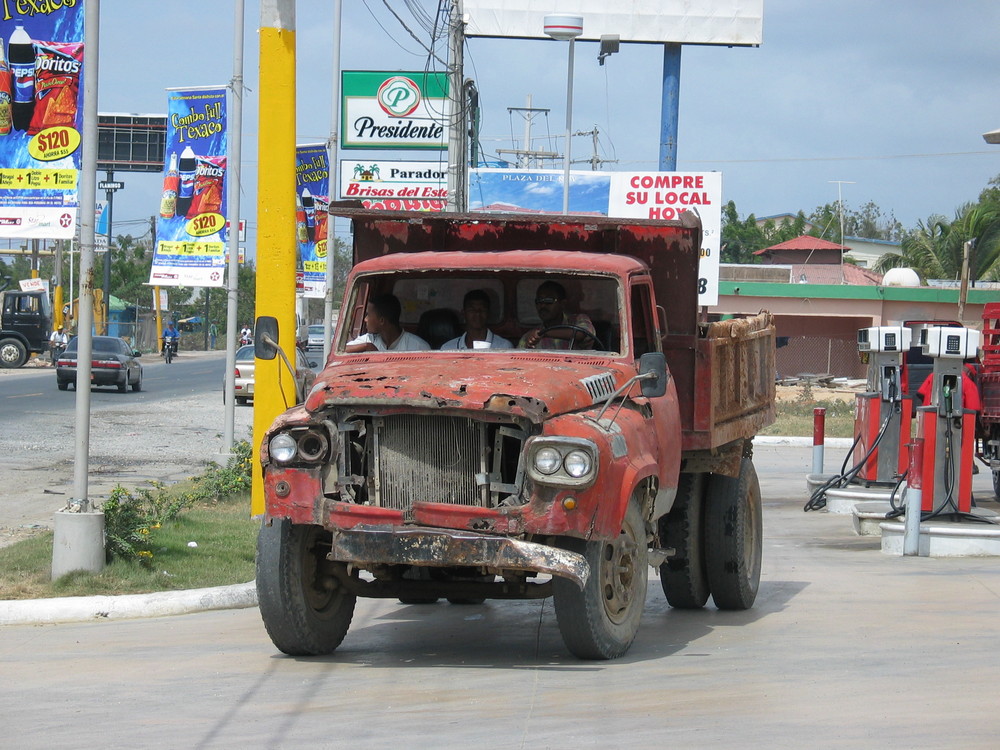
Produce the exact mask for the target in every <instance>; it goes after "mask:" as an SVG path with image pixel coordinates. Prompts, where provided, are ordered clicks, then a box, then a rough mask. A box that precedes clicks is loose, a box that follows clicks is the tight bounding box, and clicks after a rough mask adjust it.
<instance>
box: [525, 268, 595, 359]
mask: <svg viewBox="0 0 1000 750" xmlns="http://www.w3.org/2000/svg"><path fill="white" fill-rule="evenodd" d="M565 308H566V289H565V288H564V287H563V285H562V284H559V283H558V282H555V281H545V282H543V283H542V284H541V285H540V286H539V287H538V291H536V292H535V309H536V310H537V311H538V317H539V318H540V319H541V321H542V322H541V325H539V326H538V327H537V328H532V329H531V330H530V331H528V332H527V333H525V334H524V335H523V336H522V337H521V340H520V341H519V342H518V344H517V346H518V348H519V349H574V348H576V347H577V346H578V345H580V344H586V343H591V345H593V343H592V342H593V341H594V324H593V323H592V322H591V320H590V318H589V317H587V316H586V315H584V314H583V313H567V312H566V310H565ZM547 329H548V330H547ZM578 329H582V330H578ZM584 331H586V332H587V333H584ZM543 332H544V336H543V335H540V334H542V333H543Z"/></svg>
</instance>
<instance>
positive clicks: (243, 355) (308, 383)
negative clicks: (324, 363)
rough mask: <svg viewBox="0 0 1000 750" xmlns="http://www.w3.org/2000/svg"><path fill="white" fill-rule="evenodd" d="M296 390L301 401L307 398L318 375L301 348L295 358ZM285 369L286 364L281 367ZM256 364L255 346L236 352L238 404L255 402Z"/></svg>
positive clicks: (312, 362) (313, 363)
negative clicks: (306, 395)
mask: <svg viewBox="0 0 1000 750" xmlns="http://www.w3.org/2000/svg"><path fill="white" fill-rule="evenodd" d="M295 360H296V361H295V390H296V393H297V395H298V397H299V399H300V400H303V399H304V398H305V394H307V393H308V392H309V389H310V388H312V384H313V381H314V380H315V379H316V373H315V372H313V371H312V369H310V368H312V367H315V366H316V363H315V362H314V361H310V360H309V355H308V354H306V352H305V351H304V350H303V349H302V348H301V347H297V349H296V358H295ZM280 366H281V367H282V368H284V364H281V365H280ZM254 369H255V362H254V357H253V344H250V345H248V346H241V347H240V348H239V349H237V351H236V390H235V393H236V403H237V404H246V403H247V402H249V401H253V384H254ZM222 387H223V398H224V397H225V382H223V385H222Z"/></svg>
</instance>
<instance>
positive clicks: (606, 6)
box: [464, 0, 764, 46]
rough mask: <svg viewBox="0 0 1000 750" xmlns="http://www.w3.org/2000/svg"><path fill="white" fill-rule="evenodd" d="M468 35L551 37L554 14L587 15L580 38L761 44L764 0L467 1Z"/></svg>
mask: <svg viewBox="0 0 1000 750" xmlns="http://www.w3.org/2000/svg"><path fill="white" fill-rule="evenodd" d="M464 12H465V14H466V17H467V18H468V25H467V26H466V30H465V35H466V36H473V37H474V36H487V37H516V38H522V39H545V38H547V37H546V35H545V32H544V25H545V24H544V23H543V19H544V18H545V16H547V15H549V14H550V13H568V14H571V15H575V16H582V17H583V36H581V37H580V40H581V41H582V40H591V41H597V40H599V39H600V38H601V36H602V35H604V34H614V35H616V36H618V37H619V38H620V39H621V41H622V42H650V43H655V44H663V43H664V42H675V43H678V44H725V45H748V46H749V45H759V44H761V42H762V41H763V34H764V32H763V26H764V0H616V2H614V3H609V2H608V0H465V5H464Z"/></svg>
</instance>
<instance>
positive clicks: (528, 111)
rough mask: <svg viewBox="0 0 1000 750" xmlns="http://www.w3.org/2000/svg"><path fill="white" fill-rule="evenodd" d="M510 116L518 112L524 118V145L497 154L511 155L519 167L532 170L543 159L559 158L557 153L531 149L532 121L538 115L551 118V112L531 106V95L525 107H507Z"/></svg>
mask: <svg viewBox="0 0 1000 750" xmlns="http://www.w3.org/2000/svg"><path fill="white" fill-rule="evenodd" d="M507 112H508V114H509V113H511V112H517V113H518V114H520V115H521V117H523V118H524V143H522V144H521V145H522V148H498V149H497V153H498V154H500V155H503V154H511V155H513V156H514V158H515V159H516V160H517V166H518V168H520V169H531V168H533V167H537V166H538V162H539V161H541V160H542V159H551V160H555V159H558V158H559V154H558V153H556V152H555V151H534V150H532V148H531V124H532V121H533V120H534V119H535V117H537V116H538V115H545V116H546V117H548V116H549V110H548V109H543V108H541V107H532V106H531V94H528V103H527V106H525V107H507Z"/></svg>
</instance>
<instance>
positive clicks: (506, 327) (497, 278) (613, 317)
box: [338, 271, 625, 353]
mask: <svg viewBox="0 0 1000 750" xmlns="http://www.w3.org/2000/svg"><path fill="white" fill-rule="evenodd" d="M385 294H391V295H392V296H394V297H395V298H396V299H397V300H398V302H399V308H400V316H399V326H400V328H401V330H402V331H403V332H406V333H411V334H413V335H415V336H418V337H420V338H421V339H423V340H424V341H425V342H426V343H427V344H428V346H429V348H430V349H432V350H434V349H442V348H444V349H446V350H447V349H455V348H459V349H465V348H473V347H470V346H466V345H455V342H454V339H455V338H457V337H462V336H463V334H465V333H466V331H467V324H468V322H469V321H468V320H467V319H466V314H465V313H466V305H469V304H470V300H473V299H478V300H479V304H480V305H482V304H485V305H486V308H487V312H486V316H485V323H486V328H487V330H488V331H489V334H490V336H491V337H492V338H493V339H494V340H496V339H498V338H499V339H500V340H502V341H506V342H509V345H501V346H499V347H496V348H498V349H507V348H517V347H518V346H519V345H520V346H522V347H523V346H526V342H525V341H524V340H523V339H524V337H525V336H526V335H528V334H529V333H530V332H532V331H535V332H538V331H539V329H542V330H545V329H549V333H550V334H551V335H547V336H544V337H542V338H541V340H540V341H539V342H538V345H536V346H535V347H533V348H536V349H565V350H568V349H571V348H572V349H573V350H580V351H590V352H593V351H602V352H612V353H618V352H619V351H620V349H621V347H622V344H621V338H622V337H621V331H622V330H623V329H622V325H623V319H622V316H623V314H624V309H625V300H624V295H623V292H622V290H621V285H620V283H619V280H618V278H617V277H615V276H599V275H592V276H588V275H583V274H572V273H569V272H564V273H538V272H534V273H525V272H523V271H522V272H514V271H498V272H492V273H488V272H483V273H469V272H466V273H463V274H447V273H441V272H439V273H436V274H431V273H422V274H419V275H418V274H410V275H402V274H399V273H394V274H370V275H366V276H363V277H359V278H358V279H357V281H356V283H355V285H354V288H353V290H352V294H351V297H350V299H349V300H348V306H347V308H346V309H345V313H349V314H350V318H349V323H348V325H346V326H344V327H343V329H342V336H341V340H340V341H339V343H338V351H341V352H343V351H345V347H346V346H347V344H348V343H349V342H352V341H356V340H357V339H358V337H361V336H364V335H365V334H367V333H368V329H367V325H366V323H365V313H366V307H367V305H368V302H369V301H371V300H372V299H375V298H377V297H379V296H381V295H385ZM470 309H471V308H470ZM480 309H482V308H481V307H480ZM567 326H570V327H569V328H567ZM578 329H583V330H582V332H581V333H580V335H579V336H577V337H576V338H575V340H574V341H573V344H572V346H570V343H569V340H570V337H572V336H573V335H574V332H575V331H577V330H578ZM587 332H593V334H594V337H595V338H583V337H584V336H585V335H586V334H587ZM595 339H596V340H595ZM449 342H451V345H450V346H449V345H448V344H449ZM464 343H465V342H463V344H464ZM475 348H477V349H478V348H480V347H479V346H476V347H475ZM483 348H484V349H485V348H487V347H483ZM488 348H490V349H491V350H492V349H493V347H488Z"/></svg>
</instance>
